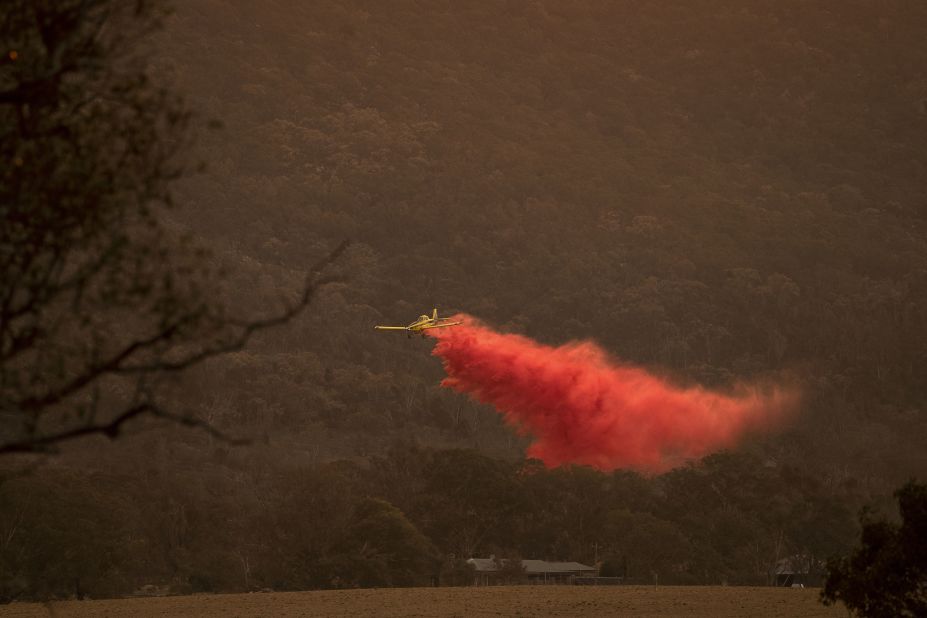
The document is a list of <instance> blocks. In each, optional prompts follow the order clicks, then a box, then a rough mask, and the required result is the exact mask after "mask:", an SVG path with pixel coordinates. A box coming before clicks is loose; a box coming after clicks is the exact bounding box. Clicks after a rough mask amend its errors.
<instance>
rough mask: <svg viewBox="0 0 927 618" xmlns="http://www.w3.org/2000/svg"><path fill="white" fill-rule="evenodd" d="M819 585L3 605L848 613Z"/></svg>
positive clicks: (247, 612) (23, 614)
mask: <svg viewBox="0 0 927 618" xmlns="http://www.w3.org/2000/svg"><path fill="white" fill-rule="evenodd" d="M817 599H818V591H817V590H814V589H805V590H798V589H795V590H793V589H788V588H746V587H743V588H741V587H707V586H705V587H696V586H661V587H659V588H654V587H650V586H614V587H604V586H603V587H586V586H512V587H488V588H407V589H398V588H393V589H379V590H337V591H316V592H273V593H264V594H261V593H254V594H227V595H195V596H186V597H161V598H146V599H113V600H104V601H68V602H61V603H53V604H50V605H48V606H45V605H42V604H37V603H17V604H13V605H9V606H7V607H5V608H2V609H0V615H2V616H4V617H7V616H9V617H11V618H13V617H15V618H39V617H42V618H44V617H46V616H54V617H56V618H69V617H71V616H92V617H100V618H103V617H105V618H120V617H122V616H126V617H128V616H141V617H149V616H158V617H160V616H164V617H168V616H170V617H175V616H177V617H186V616H189V617H193V616H196V617H203V618H209V617H216V618H218V617H220V616H221V617H223V618H224V617H230V618H251V617H258V616H279V617H282V618H296V617H304V616H397V617H398V616H448V617H450V616H460V617H462V618H463V617H466V618H472V617H474V616H532V617H533V616H631V617H643V616H686V617H687V618H698V617H705V618H708V617H709V616H710V617H718V616H751V617H761V616H809V617H810V616H846V612H845V610H844V609H843V608H842V607H839V608H833V607H824V606H822V605H821V604H820V603H818V600H817Z"/></svg>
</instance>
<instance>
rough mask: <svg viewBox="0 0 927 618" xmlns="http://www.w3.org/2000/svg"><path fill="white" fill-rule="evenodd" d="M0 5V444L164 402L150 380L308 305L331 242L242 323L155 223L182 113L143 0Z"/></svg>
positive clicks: (73, 431) (156, 15)
mask: <svg viewBox="0 0 927 618" xmlns="http://www.w3.org/2000/svg"><path fill="white" fill-rule="evenodd" d="M3 4H4V8H3V11H0V49H2V53H3V57H2V59H0V160H2V161H3V162H4V165H3V166H2V168H0V214H2V219H0V220H2V225H0V454H7V453H17V452H20V453H21V452H43V451H48V450H49V449H52V448H53V447H54V446H55V445H56V444H58V443H60V442H62V441H65V440H69V439H73V438H77V437H80V436H84V435H88V434H94V433H97V434H105V435H107V436H110V437H116V436H117V435H118V434H119V433H120V430H121V428H122V427H123V424H124V423H125V422H126V421H128V420H130V419H132V418H135V417H139V416H143V415H147V416H156V417H161V418H165V419H170V420H172V421H176V422H180V423H182V424H186V425H195V426H200V427H203V428H205V429H207V430H208V431H211V432H213V433H214V434H216V435H221V434H219V433H218V432H217V430H215V428H213V427H211V426H210V425H208V424H207V423H205V422H204V421H202V420H201V419H198V418H196V417H195V416H193V415H191V414H189V413H184V412H183V411H178V410H177V409H175V408H172V407H169V406H165V405H164V404H163V402H161V401H159V397H158V393H159V390H160V388H161V386H162V385H163V381H164V377H165V376H166V375H169V374H176V373H178V372H182V371H183V370H185V369H187V368H189V367H191V366H193V365H195V364H198V363H200V362H202V361H203V360H205V359H207V358H209V357H212V356H215V355H217V354H222V353H224V352H228V351H232V350H237V349H240V348H241V347H242V346H244V345H245V343H246V342H247V341H248V339H249V338H250V337H251V336H252V335H253V334H254V333H255V332H256V331H258V330H262V329H265V328H268V327H271V326H274V325H278V324H281V323H283V322H286V321H287V320H289V319H290V318H292V317H294V316H295V315H296V314H297V313H299V312H300V311H301V310H302V309H303V308H305V307H306V306H307V305H308V304H309V302H310V301H311V300H312V298H313V295H314V294H315V292H316V290H317V289H318V287H319V286H320V285H323V284H324V283H326V282H327V281H330V278H325V277H324V275H323V273H322V271H323V270H324V269H325V268H326V267H327V266H329V265H330V264H331V262H332V261H333V260H335V259H336V258H337V257H338V255H339V254H340V253H341V252H342V251H343V250H344V248H345V245H344V244H342V245H341V246H340V247H339V248H338V249H336V250H335V251H334V252H333V253H331V254H330V255H329V256H328V257H327V258H325V259H324V260H322V261H321V262H319V263H318V264H316V265H315V266H314V267H313V268H311V269H310V272H309V275H308V278H307V281H306V284H305V287H304V289H303V290H302V292H301V293H300V294H299V295H298V297H297V298H295V299H294V300H292V302H291V303H290V304H289V305H287V306H285V307H284V308H283V309H282V310H281V311H280V313H279V314H277V315H273V316H271V317H267V318H264V319H258V320H255V319H253V318H251V319H242V318H240V317H236V316H234V315H232V314H231V312H230V311H227V310H226V309H225V307H224V306H223V304H222V303H221V302H220V301H219V300H218V298H219V297H220V293H221V289H220V287H219V284H218V283H217V282H218V281H219V277H217V276H216V275H217V273H216V270H217V268H216V267H214V266H211V265H210V263H209V260H208V259H206V256H205V254H204V253H203V252H202V251H200V250H198V249H197V248H196V247H195V246H194V244H193V243H191V242H190V241H189V239H185V238H183V237H182V235H181V234H180V233H178V232H176V231H175V230H174V229H172V228H171V226H169V225H167V224H166V223H165V217H164V213H165V212H166V211H167V210H168V209H169V208H170V207H171V195H170V192H169V189H170V186H171V183H172V181H174V180H176V179H177V178H179V177H181V176H182V175H183V174H184V173H185V172H186V171H187V170H188V168H189V167H190V166H189V164H188V163H187V162H185V161H184V159H183V153H184V151H185V146H187V145H188V143H189V142H190V135H191V131H190V130H189V128H188V127H189V125H190V122H189V120H190V114H189V113H188V111H187V110H186V109H185V107H184V105H183V103H182V101H181V100H180V98H179V97H178V96H177V95H175V94H173V93H172V92H170V91H169V90H167V89H165V88H163V87H160V86H158V85H157V83H156V81H155V80H154V79H152V77H151V75H150V70H149V68H148V63H147V61H146V58H145V55H144V53H142V51H141V50H140V47H139V42H140V41H144V40H148V39H147V37H148V35H150V34H151V33H152V32H154V31H155V30H157V29H158V27H159V25H160V23H161V20H162V18H163V17H164V15H165V14H166V13H165V8H164V6H163V4H162V3H160V2H157V1H150V0H138V1H135V2H120V1H117V0H54V1H53V0H38V1H33V0H19V1H7V2H4V3H3Z"/></svg>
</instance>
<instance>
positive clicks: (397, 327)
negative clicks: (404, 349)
mask: <svg viewBox="0 0 927 618" xmlns="http://www.w3.org/2000/svg"><path fill="white" fill-rule="evenodd" d="M374 329H376V330H409V327H408V326H374Z"/></svg>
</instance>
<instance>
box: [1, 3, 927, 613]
mask: <svg viewBox="0 0 927 618" xmlns="http://www.w3.org/2000/svg"><path fill="white" fill-rule="evenodd" d="M176 4H177V5H176V10H175V12H174V14H173V15H172V16H171V17H170V18H169V19H168V20H167V22H166V28H165V30H164V31H163V32H162V33H160V34H158V36H157V38H156V39H155V41H154V44H153V45H152V52H151V53H152V57H151V62H152V64H153V66H154V67H155V69H156V71H157V73H158V74H159V75H160V76H162V77H163V79H165V80H166V81H167V82H168V83H169V84H171V85H172V87H173V88H175V89H177V90H178V91H179V92H181V93H183V95H184V96H185V97H186V100H187V103H188V104H189V106H190V107H191V108H192V109H194V110H195V111H196V118H195V124H197V126H199V127H200V130H199V131H198V135H197V140H196V143H195V144H194V145H193V147H192V150H191V152H190V158H191V160H193V161H194V162H202V163H203V164H204V167H203V170H202V171H201V172H199V173H197V174H195V175H192V176H190V177H188V178H185V179H183V180H182V181H181V182H180V183H179V184H178V185H176V187H175V190H174V201H175V202H176V204H177V208H176V209H174V210H172V212H171V221H170V225H171V226H172V229H176V230H178V231H179V232H182V233H184V234H189V235H191V236H192V237H193V238H195V239H196V241H197V242H198V243H200V244H201V245H202V246H205V247H207V248H208V249H209V251H210V256H211V257H210V258H209V260H211V261H212V262H214V263H215V265H216V266H219V267H221V268H222V269H223V270H225V271H226V272H227V276H226V281H225V284H224V289H225V295H226V299H225V300H226V301H228V302H229V303H230V304H231V305H232V306H233V307H234V308H235V309H236V310H238V311H241V312H242V314H247V315H252V316H253V315H263V314H271V313H273V312H274V311H276V310H278V309H279V308H280V307H281V306H282V303H283V302H284V301H285V300H286V299H290V298H292V297H293V296H294V295H296V294H297V292H298V290H299V289H300V282H301V281H302V280H303V276H304V274H305V272H306V270H307V269H308V268H309V267H310V266H311V265H312V264H313V263H315V262H316V261H317V260H318V259H319V258H321V257H322V256H324V255H325V254H326V253H327V252H328V251H330V250H331V249H332V248H333V247H335V246H336V245H337V244H338V243H340V242H341V241H342V240H344V239H350V240H351V241H352V245H351V247H350V249H349V250H348V252H347V253H346V254H345V255H344V256H342V257H341V258H340V259H339V262H338V271H339V273H340V274H341V275H342V276H344V277H345V281H344V282H342V283H335V284H332V285H329V286H327V287H326V288H325V291H324V293H322V294H321V295H320V296H319V297H318V298H317V299H316V300H315V301H314V302H313V304H312V305H311V306H310V307H309V309H308V311H307V312H306V313H305V314H304V315H302V316H300V317H298V318H297V319H295V320H293V321H292V322H291V323H289V324H287V325H285V326H283V327H280V328H277V329H274V330H272V331H269V332H267V333H264V334H261V336H260V337H256V338H255V339H254V341H253V342H252V343H251V345H249V346H248V347H247V348H246V349H245V350H243V351H241V352H237V353H235V354H232V355H228V356H224V357H221V358H216V359H213V360H210V361H209V362H208V363H205V364H204V365H203V366H201V367H198V368H196V369H195V370H194V371H191V372H189V374H188V375H186V376H185V377H184V378H183V380H182V381H179V382H178V383H177V384H176V387H175V392H174V394H173V398H174V401H175V402H176V404H177V407H178V409H182V410H186V411H193V412H195V413H196V414H197V415H198V417H200V418H203V419H206V420H208V421H209V422H210V423H213V424H214V425H215V426H216V427H219V428H221V429H222V430H223V431H225V432H227V433H228V434H230V435H233V436H242V437H248V438H250V439H251V441H252V443H251V444H250V445H248V446H241V447H233V446H230V445H229V444H227V443H225V442H223V441H221V440H217V439H215V438H214V437H212V436H210V435H206V434H204V433H202V432H199V433H198V432H194V431H181V430H179V429H176V428H173V429H170V428H169V429H165V428H160V429H156V428H152V427H143V426H142V425H143V424H139V425H138V426H137V427H136V430H134V431H132V432H130V433H131V434H133V435H127V436H125V437H124V438H122V439H120V440H119V441H117V442H115V443H107V446H106V449H100V448H98V446H99V445H100V444H103V442H102V441H101V442H99V443H97V442H93V441H89V442H87V443H83V444H77V445H75V446H73V447H71V448H69V449H68V451H67V452H66V453H65V454H64V455H63V456H62V457H61V458H60V459H58V460H56V461H55V462H54V463H52V464H49V465H47V466H46V467H45V468H44V469H43V470H42V471H41V472H39V473H37V474H35V475H33V476H31V477H26V478H14V479H12V480H6V482H4V483H0V516H2V518H0V533H3V532H4V531H6V532H9V531H10V530H19V532H18V533H17V534H18V536H16V537H15V539H14V538H13V537H12V536H10V538H11V539H13V540H12V541H10V542H8V543H7V544H6V545H0V558H2V560H0V576H2V577H0V583H3V587H2V589H0V593H2V594H0V597H2V595H3V594H6V589H7V588H10V587H11V586H12V588H16V586H19V588H20V589H25V590H28V592H26V593H24V594H25V595H26V596H33V597H39V598H41V597H42V596H47V595H49V594H66V593H68V591H71V592H73V586H74V578H75V577H83V578H84V584H83V585H84V586H85V588H88V589H91V590H92V591H93V592H92V593H93V594H100V595H102V594H122V593H125V592H128V591H131V590H133V589H135V588H136V587H137V586H139V585H142V584H145V583H156V584H158V585H164V586H168V585H170V586H173V589H174V590H175V591H191V590H248V589H256V588H261V587H273V588H279V589H300V588H306V587H337V586H355V585H411V584H427V583H429V582H431V581H433V580H435V579H436V580H438V581H440V582H442V583H462V582H465V581H467V579H468V573H467V572H466V570H465V568H464V567H463V566H462V565H461V564H460V559H461V558H465V557H469V556H470V555H479V556H487V555H489V554H490V553H491V552H497V553H500V552H507V553H509V554H510V555H521V556H522V557H524V558H548V559H569V560H582V561H588V562H592V561H594V560H596V559H597V558H598V559H599V560H600V561H602V560H607V561H609V564H610V567H609V568H611V569H612V570H615V571H616V572H620V573H622V574H625V575H628V576H629V577H632V578H643V579H646V580H647V581H652V580H651V579H650V578H651V577H652V576H653V575H654V574H657V575H659V577H660V581H661V582H662V581H667V582H671V581H673V582H679V583H721V582H728V583H760V584H762V583H765V582H767V581H768V577H769V569H770V568H772V567H773V566H774V565H775V564H776V562H777V561H778V560H780V559H781V558H784V557H786V556H789V555H791V554H794V553H802V554H805V555H807V556H812V557H814V558H815V559H819V558H823V557H825V556H826V555H829V554H830V553H833V552H839V551H844V550H845V549H846V548H847V547H848V546H849V544H850V543H851V542H852V541H853V537H854V535H855V534H856V526H855V520H854V513H855V512H856V510H857V509H858V508H859V507H860V506H861V505H862V504H864V503H867V502H871V501H882V500H885V499H886V498H885V496H887V495H888V494H890V491H891V489H892V488H893V487H894V485H895V484H897V482H898V481H900V480H903V479H906V478H908V477H911V476H913V475H919V476H921V477H923V476H924V475H925V474H927V451H925V449H924V444H925V443H927V410H925V409H924V401H925V396H927V380H925V378H924V376H927V347H925V346H924V344H923V342H924V341H925V338H927V210H925V208H927V149H925V147H924V146H925V144H927V78H925V74H924V70H923V67H925V66H927V4H920V3H912V2H904V1H902V0H890V1H887V2H882V3H874V2H869V1H864V0H847V1H845V2H842V3H840V4H839V5H837V4H833V3H808V2H805V1H803V0H777V1H776V2H763V3H759V2H750V3H745V2H739V1H736V0H692V1H690V0H665V1H659V2H613V1H609V0H571V1H570V2H562V1H560V0H523V1H521V0H507V1H506V0H497V1H490V0H481V1H474V2H455V1H450V0H448V1H441V0H429V1H428V2H415V1H411V0H395V1H392V0H391V1H390V2H383V1H381V0H366V1H365V0H337V1H336V0H317V1H314V2H300V1H298V0H272V1H267V2H260V3H254V2H244V1H241V0H185V1H184V2H178V3H176ZM434 306H437V307H438V308H439V310H440V311H441V312H442V313H447V314H450V313H452V312H455V311H465V312H467V313H469V314H472V315H474V316H477V317H478V318H480V319H482V320H484V321H485V322H487V323H488V324H491V325H492V326H494V327H496V328H498V329H500V330H503V331H507V332H517V333H522V334H525V335H528V336H530V337H532V338H534V339H536V340H538V341H541V342H543V343H548V344H561V343H565V342H568V341H570V340H576V339H594V340H595V341H597V342H598V343H599V344H600V345H601V346H602V347H603V348H604V349H605V350H607V351H608V352H609V353H610V354H612V355H614V356H615V357H617V358H620V359H623V360H625V361H628V362H631V363H635V364H638V365H641V366H643V367H645V368H647V369H648V370H651V371H653V372H655V373H658V374H661V375H668V376H670V377H671V378H672V380H673V381H675V382H678V383H682V384H702V385H706V386H710V387H717V388H720V389H725V388H727V387H730V386H731V385H733V384H735V383H737V382H738V381H741V380H763V379H769V380H787V381H788V382H789V383H797V384H798V385H799V387H800V389H801V392H802V402H801V405H800V409H799V411H798V413H797V414H796V416H795V418H794V420H793V422H792V424H791V425H790V426H789V427H788V428H786V429H785V430H784V431H783V432H780V433H772V432H771V433H769V434H764V435H757V436H754V437H752V438H751V439H750V441H749V442H748V443H747V444H744V445H742V447H741V448H740V449H739V450H738V452H734V453H722V454H719V455H715V456H712V457H709V458H707V459H706V460H705V461H704V462H700V463H699V462H695V463H694V464H693V465H691V466H688V467H684V468H681V469H679V470H675V471H671V472H669V473H667V474H664V475H661V476H657V477H652V478H651V477H643V476H639V475H637V474H636V473H633V472H628V471H621V470H619V471H615V472H614V473H603V472H597V471H593V470H591V469H588V468H573V467H567V468H564V469H558V470H552V471H548V470H543V469H541V468H540V467H539V465H538V463H537V462H533V461H528V462H525V461H524V459H523V453H524V446H525V444H526V441H525V438H524V437H522V436H518V435H516V434H515V433H514V432H513V431H512V430H511V429H510V428H508V427H505V426H504V425H503V424H502V422H501V421H500V419H499V417H498V415H497V414H496V412H494V411H493V410H492V409H490V408H487V407H484V406H480V405H478V404H476V403H473V402H471V401H469V400H467V399H465V398H464V397H463V396H461V395H458V394H455V393H452V392H450V391H448V390H447V389H442V388H441V387H440V386H439V382H440V380H441V378H442V376H443V371H442V369H441V365H440V362H439V361H438V360H437V359H435V358H434V357H432V356H431V355H430V352H431V348H432V345H433V343H432V341H431V340H427V339H426V340H420V339H417V338H416V339H412V340H409V339H406V338H405V337H404V336H402V335H396V336H391V335H392V333H380V332H376V331H374V330H373V328H372V327H373V325H374V324H378V323H381V324H382V323H389V324H405V323H407V322H409V321H411V320H412V319H414V317H415V316H417V315H419V314H420V313H422V312H424V311H430V309H431V308H432V307H434ZM460 449H464V450H460ZM49 504H56V505H57V506H56V507H54V508H48V509H40V508H39V507H38V506H36V505H49ZM145 505H148V506H145ZM31 513H35V516H34V517H30V514H31ZM72 521H79V522H80V526H78V527H77V528H75V527H73V526H71V525H70V522H72ZM107 522H109V523H107ZM30 535H31V536H30ZM3 536H4V535H3V534H0V537H3ZM88 538H95V539H102V540H100V541H99V542H96V543H94V544H93V545H92V550H91V549H88V548H86V547H85V545H86V543H87V539H88ZM359 539H367V540H370V544H369V545H368V544H364V543H362V542H360V541H359ZM62 547H63V548H72V549H73V551H72V549H67V551H64V552H62V551H61V550H60V548H62ZM81 548H84V549H81ZM69 552H70V553H69ZM78 554H79V555H80V556H81V558H80V560H77V559H73V556H75V555H78ZM56 558H57V559H56ZM81 561H83V562H81ZM75 565H76V566H75ZM78 566H79V568H78ZM74 569H77V570H76V571H75V570H74ZM79 574H83V575H79ZM10 582H13V583H12V584H11V583H10ZM23 582H26V583H25V584H23ZM38 582H45V583H44V584H42V585H44V586H45V588H42V587H41V585H39V583H38ZM24 586H25V587H24Z"/></svg>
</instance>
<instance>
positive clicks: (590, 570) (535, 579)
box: [467, 557, 598, 586]
mask: <svg viewBox="0 0 927 618" xmlns="http://www.w3.org/2000/svg"><path fill="white" fill-rule="evenodd" d="M467 563H468V564H472V565H473V568H474V569H475V570H476V577H475V580H474V585H476V586H493V585H499V584H501V583H503V582H504V579H505V575H506V573H504V571H506V570H508V571H509V573H510V572H511V570H510V569H506V568H505V567H506V566H507V564H506V563H507V560H504V559H502V560H500V559H496V558H495V557H489V558H470V559H469V560H467ZM521 566H522V567H523V568H524V579H525V581H526V582H527V583H529V584H572V583H574V580H575V579H576V578H577V577H595V576H596V575H597V573H598V571H597V570H596V568H595V567H591V566H588V565H585V564H581V563H579V562H548V561H547V560H522V561H521Z"/></svg>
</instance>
